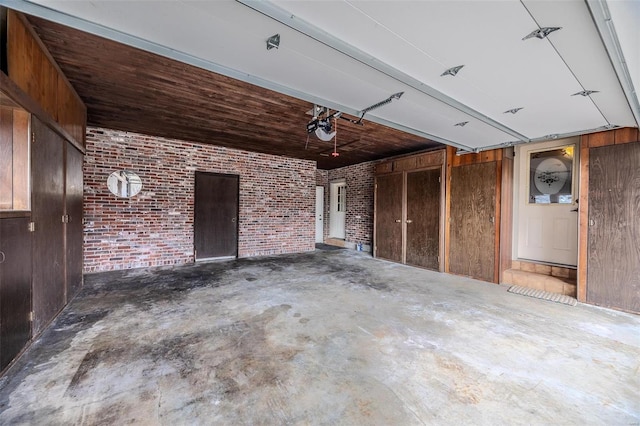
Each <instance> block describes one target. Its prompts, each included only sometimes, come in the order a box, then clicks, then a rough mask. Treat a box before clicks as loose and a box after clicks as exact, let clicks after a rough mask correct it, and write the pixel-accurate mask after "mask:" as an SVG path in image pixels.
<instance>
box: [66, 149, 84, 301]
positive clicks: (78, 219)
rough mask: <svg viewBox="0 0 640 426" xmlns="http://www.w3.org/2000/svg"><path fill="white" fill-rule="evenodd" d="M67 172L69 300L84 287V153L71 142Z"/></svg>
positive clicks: (68, 150) (67, 280) (67, 270)
mask: <svg viewBox="0 0 640 426" xmlns="http://www.w3.org/2000/svg"><path fill="white" fill-rule="evenodd" d="M66 149H67V155H66V157H67V163H66V173H65V175H66V176H65V214H66V219H67V220H66V222H67V223H66V224H65V228H66V229H65V231H66V232H65V255H66V261H65V266H66V286H67V287H66V288H67V302H69V301H70V300H71V298H73V296H74V295H75V294H76V293H77V292H78V291H79V290H80V288H81V287H82V263H83V262H82V240H83V235H82V233H83V231H82V200H83V188H82V185H83V183H82V163H83V155H82V153H81V152H80V151H78V150H77V149H75V148H74V147H73V145H71V144H70V143H67V144H66Z"/></svg>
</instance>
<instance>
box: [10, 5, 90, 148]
mask: <svg viewBox="0 0 640 426" xmlns="http://www.w3.org/2000/svg"><path fill="white" fill-rule="evenodd" d="M7 27H8V41H7V65H8V76H9V78H10V79H11V80H13V81H14V82H15V83H16V84H17V85H18V87H20V88H21V89H22V90H23V91H24V92H26V94H27V95H29V96H30V97H31V98H33V99H34V100H35V101H36V102H37V103H38V104H39V105H40V106H41V107H42V109H43V110H44V111H46V113H47V114H49V115H50V116H51V117H52V118H53V120H55V121H57V122H58V123H59V124H60V126H61V127H62V128H63V129H64V130H65V131H66V132H67V133H68V134H69V135H70V136H71V139H72V140H73V141H75V142H76V143H77V144H79V145H80V146H81V147H84V130H85V128H86V114H87V111H86V107H85V105H84V104H83V103H82V100H81V99H80V97H79V96H78V94H77V93H76V92H75V90H74V88H73V86H71V84H70V83H69V81H68V80H67V78H66V77H65V75H64V74H63V73H62V71H61V70H60V68H59V67H58V64H57V63H56V62H55V60H54V59H53V58H52V57H51V54H50V53H49V51H48V50H47V49H46V47H45V46H44V44H43V43H42V41H41V40H40V38H39V37H38V36H37V34H36V33H35V31H34V30H33V28H32V27H31V25H30V24H29V22H27V20H26V19H25V18H24V16H23V15H21V14H18V13H16V12H14V11H12V10H9V11H8V14H7Z"/></svg>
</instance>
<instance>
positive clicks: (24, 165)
mask: <svg viewBox="0 0 640 426" xmlns="http://www.w3.org/2000/svg"><path fill="white" fill-rule="evenodd" d="M29 121H30V114H29V113H28V112H26V111H24V110H21V109H14V110H13V208H14V209H15V210H28V209H29V205H30V204H29V198H30V196H31V194H30V193H29V172H30V169H29Z"/></svg>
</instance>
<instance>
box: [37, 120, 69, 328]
mask: <svg viewBox="0 0 640 426" xmlns="http://www.w3.org/2000/svg"><path fill="white" fill-rule="evenodd" d="M31 125H32V130H33V136H34V138H33V140H32V146H31V165H32V167H31V170H32V192H31V209H32V212H31V214H32V221H33V222H34V223H35V231H34V232H33V311H34V312H33V314H34V318H33V334H34V335H36V334H38V333H39V332H40V331H41V330H42V329H43V328H44V327H45V326H46V325H47V324H48V323H49V321H50V320H51V319H52V318H53V317H54V316H55V315H56V314H57V313H58V311H60V309H62V307H63V306H64V305H65V301H66V295H65V283H64V281H65V276H64V273H65V271H64V261H65V255H64V228H63V223H62V215H63V214H64V184H65V179H64V143H65V142H64V140H63V139H62V138H61V137H60V136H58V134H57V133H55V132H53V131H52V130H51V129H49V128H48V127H47V126H46V125H45V124H43V123H42V122H41V121H39V120H38V119H37V118H36V117H35V116H33V117H32V121H31Z"/></svg>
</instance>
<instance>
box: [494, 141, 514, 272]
mask: <svg viewBox="0 0 640 426" xmlns="http://www.w3.org/2000/svg"><path fill="white" fill-rule="evenodd" d="M505 152H506V150H505ZM513 163H514V162H513V157H509V156H507V155H504V156H503V158H502V172H501V179H502V191H501V196H500V239H499V242H500V271H499V276H498V282H500V283H501V282H502V275H503V273H504V271H506V270H507V269H511V262H512V255H513V254H512V244H513V243H512V241H513V178H514V176H513V173H514V164H513Z"/></svg>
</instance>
